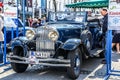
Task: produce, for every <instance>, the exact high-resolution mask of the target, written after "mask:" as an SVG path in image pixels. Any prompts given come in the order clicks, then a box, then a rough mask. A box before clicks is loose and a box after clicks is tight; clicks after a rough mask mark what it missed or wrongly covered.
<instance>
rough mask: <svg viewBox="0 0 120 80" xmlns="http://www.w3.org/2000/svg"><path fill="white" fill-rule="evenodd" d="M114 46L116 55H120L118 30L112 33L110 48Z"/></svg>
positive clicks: (119, 34) (119, 33)
mask: <svg viewBox="0 0 120 80" xmlns="http://www.w3.org/2000/svg"><path fill="white" fill-rule="evenodd" d="M114 46H116V50H117V54H120V30H116V31H115V32H114V37H113V40H112V48H113V47H114Z"/></svg>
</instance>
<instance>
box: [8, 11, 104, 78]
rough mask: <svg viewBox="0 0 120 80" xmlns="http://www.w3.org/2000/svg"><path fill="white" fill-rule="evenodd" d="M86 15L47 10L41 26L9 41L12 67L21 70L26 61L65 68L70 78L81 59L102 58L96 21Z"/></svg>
mask: <svg viewBox="0 0 120 80" xmlns="http://www.w3.org/2000/svg"><path fill="white" fill-rule="evenodd" d="M87 18H88V16H87V12H51V13H50V15H49V22H48V23H46V25H45V26H41V27H38V28H36V29H28V30H27V31H26V36H24V37H18V38H15V39H14V40H12V42H11V46H12V47H13V48H12V51H13V53H11V54H9V55H8V56H7V57H8V59H9V61H10V62H11V66H12V68H13V70H14V71H15V72H17V73H21V72H24V71H25V70H26V69H27V67H28V65H30V64H32V65H34V64H35V65H36V64H40V65H43V66H54V67H66V68H67V74H68V75H69V77H70V78H72V79H76V78H78V77H79V74H80V70H81V65H82V62H83V60H84V59H87V58H89V57H93V56H98V55H99V57H104V55H103V51H104V37H103V36H102V32H101V24H100V21H99V20H98V19H92V20H87Z"/></svg>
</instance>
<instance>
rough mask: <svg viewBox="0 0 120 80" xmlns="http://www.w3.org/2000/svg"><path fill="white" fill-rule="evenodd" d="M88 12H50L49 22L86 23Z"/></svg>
mask: <svg viewBox="0 0 120 80" xmlns="http://www.w3.org/2000/svg"><path fill="white" fill-rule="evenodd" d="M85 20H86V12H50V14H49V21H52V22H60V21H64V22H76V23H78V22H79V23H80V22H85Z"/></svg>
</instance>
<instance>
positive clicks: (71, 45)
mask: <svg viewBox="0 0 120 80" xmlns="http://www.w3.org/2000/svg"><path fill="white" fill-rule="evenodd" d="M80 44H81V40H80V39H69V40H67V41H66V42H65V43H64V44H63V45H62V47H61V49H64V50H74V49H76V48H77V47H78V46H79V45H80Z"/></svg>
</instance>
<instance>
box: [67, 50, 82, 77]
mask: <svg viewBox="0 0 120 80" xmlns="http://www.w3.org/2000/svg"><path fill="white" fill-rule="evenodd" d="M68 59H70V65H71V67H69V68H67V74H68V76H69V77H70V78H72V79H76V78H78V77H79V74H80V69H81V64H82V55H81V53H80V50H79V49H78V48H77V49H75V50H74V51H70V52H69V53H68Z"/></svg>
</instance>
